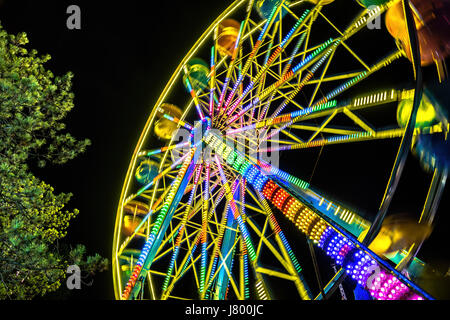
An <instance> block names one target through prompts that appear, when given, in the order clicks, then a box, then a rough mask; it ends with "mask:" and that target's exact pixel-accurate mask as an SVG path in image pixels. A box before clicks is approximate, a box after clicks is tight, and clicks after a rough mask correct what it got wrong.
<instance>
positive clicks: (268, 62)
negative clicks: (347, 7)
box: [227, 10, 310, 115]
mask: <svg viewBox="0 0 450 320" xmlns="http://www.w3.org/2000/svg"><path fill="white" fill-rule="evenodd" d="M309 12H310V10H305V12H304V13H303V15H302V16H301V17H300V18H299V19H298V20H297V22H296V23H295V25H294V26H293V27H292V29H291V30H290V31H289V32H288V33H287V34H286V36H285V37H284V39H283V40H282V41H281V43H280V45H279V46H278V47H277V48H276V49H275V51H274V52H273V53H272V54H271V55H270V57H268V59H267V60H266V61H265V63H264V65H263V66H262V68H261V70H260V71H259V72H258V73H257V74H256V76H255V77H254V78H253V80H252V81H250V83H249V84H248V85H247V87H246V88H245V90H244V92H243V93H242V94H241V95H240V96H239V98H238V99H237V100H236V101H235V102H234V103H233V105H232V106H231V107H230V108H228V111H227V114H228V115H231V114H232V113H233V111H234V110H235V109H236V108H237V107H238V106H239V104H240V103H241V102H242V100H243V99H244V98H245V97H246V96H247V94H248V93H249V92H250V90H252V89H253V87H254V85H255V83H257V82H258V81H259V79H260V78H261V76H262V75H263V74H264V73H265V72H266V71H267V69H268V68H269V67H270V66H271V65H272V62H273V61H274V60H275V59H276V58H277V57H278V55H279V54H280V53H281V52H282V51H283V49H284V48H285V46H286V44H287V43H288V42H289V40H290V39H291V37H292V35H293V34H294V33H295V31H297V29H298V28H299V27H300V25H301V24H302V22H303V21H304V19H305V18H306V16H307V14H308V13H309ZM241 80H242V77H239V79H238V81H237V82H236V83H240V82H241ZM230 96H231V95H230Z"/></svg>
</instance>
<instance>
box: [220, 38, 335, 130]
mask: <svg viewBox="0 0 450 320" xmlns="http://www.w3.org/2000/svg"><path fill="white" fill-rule="evenodd" d="M332 42H333V39H329V40H327V41H325V42H324V43H323V44H322V45H321V46H320V47H319V48H317V49H316V50H314V51H313V52H312V53H310V54H309V55H308V56H307V57H306V58H305V59H304V60H303V61H302V62H300V63H299V64H297V65H296V66H294V67H293V68H292V70H291V71H289V72H287V73H286V74H284V75H283V76H282V77H281V79H280V80H278V81H277V82H275V83H274V84H272V85H270V86H269V87H267V88H266V89H264V91H263V92H261V94H260V95H259V96H258V97H256V98H254V99H253V101H251V102H250V103H249V104H248V105H247V106H246V107H243V108H242V110H241V111H240V112H239V113H237V114H235V115H234V116H232V117H230V118H229V119H228V120H227V124H228V125H229V124H231V123H233V122H235V121H236V120H237V119H239V118H240V117H241V116H242V115H243V114H244V113H246V112H248V111H249V110H250V109H251V108H254V107H255V106H256V105H257V104H258V103H259V102H260V101H262V100H264V99H265V98H266V97H268V96H269V95H270V94H271V93H272V92H273V91H274V90H277V89H278V88H279V87H280V86H281V85H282V84H284V83H285V82H286V81H288V80H290V79H291V78H292V77H294V76H295V74H296V73H297V72H299V71H301V70H302V69H303V67H305V66H306V65H307V64H308V62H310V61H312V59H314V58H315V57H316V56H317V55H318V54H320V53H321V52H322V51H323V50H324V49H325V48H326V47H328V46H329V45H330V44H331V43H332ZM321 62H323V61H321ZM307 77H308V78H306V79H304V80H303V81H302V83H300V85H299V86H298V87H297V91H300V89H301V88H302V87H303V86H304V85H305V84H306V82H307V81H309V78H311V77H312V73H311V72H308V75H307ZM324 102H326V101H324Z"/></svg>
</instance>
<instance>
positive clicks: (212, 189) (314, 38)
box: [112, 0, 449, 300]
mask: <svg viewBox="0 0 450 320" xmlns="http://www.w3.org/2000/svg"><path fill="white" fill-rule="evenodd" d="M413 2H414V1H413ZM405 3H407V2H406V1H400V0H397V1H395V0H394V1H382V0H370V1H369V0H364V1H363V0H361V1H360V3H357V2H356V1H348V0H347V1H340V0H336V1H333V0H322V1H320V0H310V1H285V0H236V1H234V2H233V3H232V4H231V5H230V6H229V7H228V8H227V9H226V10H225V11H224V12H223V13H222V14H221V15H220V16H219V17H218V18H217V19H216V20H215V21H214V22H213V23H212V24H211V26H210V27H209V28H208V29H206V31H205V32H204V33H203V35H202V36H201V37H200V38H199V40H198V41H197V42H196V43H195V44H194V46H193V47H192V49H191V50H190V51H189V52H188V53H187V55H186V56H185V57H184V59H183V60H182V61H181V63H180V64H179V66H178V68H177V69H176V70H175V72H174V74H173V75H172V77H171V78H170V80H169V82H168V83H167V85H166V87H165V89H164V91H163V92H162V93H161V95H160V97H159V98H158V100H157V102H156V104H155V105H154V107H153V109H152V112H151V114H150V116H149V118H148V120H147V123H146V124H145V127H144V129H143V131H142V134H141V137H140V139H139V141H138V143H137V146H136V148H135V151H134V153H133V156H132V158H131V162H130V165H129V168H128V171H127V173H126V178H125V182H124V185H123V189H122V194H121V196H120V200H119V206H118V210H117V215H116V225H115V233H114V242H113V257H112V261H113V278H114V291H115V296H116V298H117V299H279V298H280V297H283V295H280V294H279V293H280V292H282V291H283V290H284V289H285V288H288V287H289V288H291V290H293V292H295V293H296V294H297V296H298V298H300V299H305V300H310V299H326V298H329V297H330V296H332V295H333V294H340V295H341V297H342V298H351V297H353V296H355V298H358V297H360V298H361V297H365V298H367V299H381V300H384V299H388V300H398V299H409V300H411V299H414V300H418V299H420V300H421V299H434V298H435V297H433V296H432V295H431V294H430V293H429V292H427V290H424V289H423V288H422V287H421V286H420V285H419V284H417V283H416V281H414V279H416V278H417V277H418V276H419V275H420V274H421V272H424V271H423V270H424V266H425V263H424V262H422V261H421V260H420V259H418V257H417V253H418V251H419V249H420V247H421V244H422V242H423V241H424V240H425V239H426V237H427V236H428V235H429V233H430V232H431V228H430V225H431V224H432V222H433V218H434V216H435V214H436V211H437V208H438V204H439V201H440V198H441V194H442V191H443V189H444V186H445V181H446V177H447V168H448V158H447V156H448V151H446V150H447V145H446V143H447V140H446V138H447V135H446V133H447V132H448V130H449V126H448V120H447V119H448V113H447V110H446V109H445V106H442V105H441V104H440V102H439V101H440V100H439V96H438V95H437V94H435V95H433V94H432V93H428V91H427V92H426V93H424V92H423V91H422V83H421V64H422V65H424V64H427V63H428V64H429V61H425V60H424V59H431V60H430V61H432V62H433V63H436V65H438V69H437V70H438V71H439V70H440V71H442V68H440V67H439V66H442V65H440V64H439V63H442V61H441V60H442V58H443V57H444V56H445V54H446V52H444V51H442V50H441V51H439V50H434V49H433V48H429V50H428V51H426V50H425V48H424V47H423V46H421V50H420V51H418V50H416V49H415V48H417V47H419V43H418V42H420V41H421V39H422V38H420V34H419V37H417V35H416V33H415V31H414V28H412V27H411V25H414V21H416V24H417V14H418V11H417V8H418V6H414V5H412V9H413V10H410V9H409V8H405ZM336 12H339V15H342V14H343V13H348V14H349V17H345V18H342V17H339V18H335V15H336ZM421 17H422V16H421ZM382 18H384V19H385V21H386V26H387V29H388V31H389V34H390V38H389V34H388V32H387V31H386V28H385V27H384V26H383V24H380V21H381V20H380V19H382ZM411 19H413V20H411ZM414 19H416V20H414ZM337 20H338V21H337ZM377 26H378V27H377ZM380 26H381V27H380ZM380 34H381V36H384V37H385V36H386V34H388V39H387V40H386V38H385V39H384V42H382V45H380V46H378V47H376V50H373V51H374V52H371V54H370V57H364V56H362V55H361V54H359V52H364V51H365V50H362V49H361V48H358V45H359V46H360V45H361V44H364V43H370V42H371V41H378V39H379V38H377V37H380ZM371 37H373V38H371ZM358 39H359V40H358ZM385 44H388V45H385ZM420 44H421V43H420ZM366 51H367V50H366ZM429 51H431V53H430V54H429V55H427V54H428V53H429ZM373 57H376V60H374V61H372V62H368V60H370V59H372V60H373ZM430 57H431V58H430ZM420 59H422V60H420ZM439 61H441V62H439ZM397 64H399V65H400V67H401V68H403V69H401V70H403V72H404V73H403V75H404V76H402V77H403V80H404V83H406V86H405V85H402V86H401V87H400V86H395V84H393V85H392V87H385V86H384V85H380V87H377V86H376V84H380V82H379V81H378V82H371V81H370V79H371V78H374V77H379V78H380V77H381V80H382V79H383V77H385V78H386V79H385V80H386V83H387V84H388V85H390V84H391V82H392V81H390V80H389V77H390V76H389V75H390V71H389V70H392V69H390V68H395V66H396V65H397ZM397 67H398V66H397ZM395 70H397V69H395ZM393 72H397V71H393ZM438 73H439V76H441V73H440V72H438ZM382 81H383V80H382ZM438 82H439V81H438ZM381 83H383V82H381ZM437 87H439V85H438V86H437ZM386 109H390V111H383V110H386ZM383 112H391V113H393V114H394V115H396V118H395V117H394V121H393V122H392V123H389V124H384V125H379V124H377V121H379V118H380V113H383ZM392 141H396V145H395V146H396V149H395V151H396V152H397V156H396V158H395V160H394V163H392V162H391V163H390V166H389V168H388V169H389V170H391V175H390V177H389V179H388V181H387V184H386V185H385V193H384V196H383V199H382V201H381V204H380V207H379V210H378V212H375V215H374V216H375V218H374V219H373V220H369V219H367V218H365V217H364V215H363V214H361V213H360V211H359V210H358V208H357V207H355V205H354V204H352V203H349V202H348V201H340V200H339V199H335V198H331V197H329V196H328V195H327V194H326V193H325V192H323V191H322V190H321V189H320V188H319V187H317V186H315V185H314V183H312V182H311V181H312V180H311V177H312V176H313V175H314V171H315V167H314V168H313V170H312V172H309V173H305V172H304V171H302V170H300V167H301V166H302V161H304V159H307V157H306V156H305V158H304V156H302V155H303V154H305V153H308V152H309V151H310V150H320V153H321V152H322V150H324V151H323V152H326V148H329V147H332V146H333V147H335V148H342V149H341V150H344V148H345V151H342V152H343V153H344V154H343V156H345V157H347V158H348V159H349V160H350V159H352V154H351V152H352V151H351V150H352V149H353V152H355V153H356V152H358V146H359V145H361V144H370V143H375V142H376V143H381V144H383V143H387V144H389V143H390V142H392ZM391 145H392V144H391ZM430 145H432V147H430ZM411 149H412V150H413V153H414V154H415V155H416V156H417V157H418V158H420V161H422V163H423V167H424V170H425V169H426V170H428V172H430V175H431V176H432V179H431V184H430V186H429V192H428V196H427V197H426V203H425V205H424V210H423V212H422V214H421V215H420V217H417V220H418V222H420V223H418V224H417V225H416V226H414V227H413V228H416V229H414V230H416V231H417V234H418V236H417V237H416V238H414V239H413V241H412V242H411V243H408V244H407V247H401V248H400V247H398V248H397V247H396V246H395V243H394V242H395V241H394V240H392V239H391V240H392V241H389V243H388V244H386V243H387V242H386V240H383V239H381V238H380V237H382V236H383V233H382V232H381V233H379V231H380V229H382V226H383V225H384V224H383V223H384V222H385V221H386V219H385V217H386V214H387V212H388V209H389V205H390V201H391V199H392V196H393V194H394V193H395V190H396V187H397V185H398V179H399V177H400V176H401V173H402V169H403V167H404V162H405V157H406V155H407V154H408V152H410V151H411ZM349 150H350V151H349ZM320 153H319V156H320ZM346 170H352V163H351V161H348V166H347V167H342V168H340V171H342V172H343V174H345V171H346ZM381 191H384V190H381ZM298 235H302V237H303V238H305V237H306V243H307V248H308V249H309V250H310V252H311V256H305V255H299V249H298V247H299V241H302V240H299V239H301V238H300V237H297V236H298ZM384 236H385V237H386V235H384ZM303 241H304V240H303ZM383 246H384V247H383ZM380 247H381V248H380ZM387 247H389V250H388V249H387ZM319 256H320V257H319ZM305 260H309V261H308V263H306V262H305ZM319 260H320V261H319ZM324 262H325V264H326V265H327V266H326V267H327V268H328V269H330V268H332V274H331V276H329V273H326V272H325V273H324V272H323V268H324V266H323V264H324ZM305 265H308V268H309V269H308V270H307V267H305ZM311 265H312V268H311V267H309V266H311ZM319 265H321V266H319ZM311 274H315V277H314V276H313V277H311V276H310V275H311ZM344 280H345V281H350V282H352V283H353V284H354V290H355V292H356V291H358V290H359V291H360V292H362V294H360V295H359V296H358V295H357V294H355V295H353V293H352V292H349V290H347V291H346V290H344V288H343V287H342V283H343V281H344ZM338 288H339V289H340V290H339V291H337V290H336V289H338ZM286 290H287V289H286ZM364 294H365V295H364Z"/></svg>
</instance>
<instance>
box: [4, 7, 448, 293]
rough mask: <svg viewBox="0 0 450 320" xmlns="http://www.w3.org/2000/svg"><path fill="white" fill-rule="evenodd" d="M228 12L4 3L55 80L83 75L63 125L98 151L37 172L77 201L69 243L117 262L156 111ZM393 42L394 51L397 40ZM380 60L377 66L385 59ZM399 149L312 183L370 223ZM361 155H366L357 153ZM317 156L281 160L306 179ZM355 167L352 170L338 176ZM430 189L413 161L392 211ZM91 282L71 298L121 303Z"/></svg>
mask: <svg viewBox="0 0 450 320" xmlns="http://www.w3.org/2000/svg"><path fill="white" fill-rule="evenodd" d="M144 3H147V5H144ZM156 3H157V4H156ZM229 3H231V1H217V0H216V1H211V0H210V1H206V0H201V1H200V0H195V1H158V2H156V1H145V2H144V1H126V2H125V1H122V2H119V3H115V2H107V1H62V0H58V1H32V0H30V1H25V0H3V1H0V21H1V24H2V25H3V27H4V29H5V30H6V31H8V32H9V33H17V32H22V31H24V32H26V33H27V34H28V37H29V40H30V44H29V45H28V47H29V48H35V49H37V50H38V51H39V52H40V53H41V54H45V53H48V54H50V55H51V56H52V60H51V61H50V62H49V63H48V64H47V67H48V68H49V69H50V70H52V71H53V73H54V74H56V75H62V74H64V73H65V72H68V71H72V72H73V73H74V74H75V77H74V80H73V92H74V93H75V108H74V109H73V111H72V112H71V113H70V114H69V116H68V118H67V119H66V121H65V122H66V123H67V124H68V126H67V128H68V130H69V131H70V132H71V133H72V134H73V135H74V136H76V137H79V138H89V139H90V140H91V141H92V145H91V146H90V147H89V148H88V150H87V152H86V153H85V154H82V155H80V156H79V157H77V158H76V159H74V160H72V161H70V162H69V163H67V164H65V165H64V166H61V167H58V166H51V167H49V168H47V169H45V170H39V171H36V175H38V176H39V177H40V178H42V179H43V180H45V181H46V182H48V183H50V184H51V185H53V186H54V187H55V189H56V191H57V192H72V193H73V194H74V196H73V198H72V201H71V202H70V206H71V207H73V208H78V209H79V210H80V214H79V216H78V217H77V218H76V219H75V220H74V221H72V222H71V226H70V229H69V233H68V236H67V238H66V240H67V243H70V244H72V245H75V244H77V243H82V244H85V245H86V246H87V247H88V251H89V252H88V253H90V254H93V253H99V254H101V255H102V256H104V257H107V258H108V259H110V260H111V249H112V241H113V233H114V222H115V214H116V210H117V204H118V201H119V197H120V192H121V188H122V184H123V181H124V179H125V174H126V171H127V168H128V165H129V161H130V159H131V156H132V153H133V151H134V148H135V146H136V143H137V140H138V138H139V136H140V134H141V131H142V129H143V127H144V124H145V122H146V120H147V117H148V116H149V114H150V112H151V108H152V106H153V105H154V103H155V102H156V100H157V99H158V96H159V95H160V93H161V92H162V90H163V88H164V86H165V85H166V83H167V81H168V80H169V78H170V76H171V74H172V73H173V71H174V70H175V69H176V67H177V66H178V64H179V62H180V61H181V60H182V58H183V57H184V55H185V54H186V53H187V52H188V50H189V49H190V48H191V46H192V45H193V44H194V43H195V41H196V40H197V39H198V38H199V37H200V36H201V34H202V33H203V31H204V30H205V29H206V28H207V27H208V26H209V24H210V23H212V22H213V20H214V19H215V18H216V17H217V16H219V14H220V13H222V12H223V11H224V10H225V9H226V7H227V6H228V5H229ZM71 4H77V5H79V6H80V8H81V13H82V21H81V24H82V26H81V30H68V29H67V28H66V19H67V17H68V15H67V14H66V8H67V7H68V6H69V5H71ZM152 4H153V5H152ZM336 19H338V17H336ZM389 41H390V45H391V46H392V45H393V44H392V43H393V41H392V39H390V40H389ZM355 45H356V46H357V47H358V48H359V50H360V51H359V52H363V53H366V54H369V56H370V52H371V51H372V50H373V49H374V47H376V46H379V45H380V43H359V46H358V43H357V42H356V43H355ZM386 53H388V52H386ZM374 58H375V60H377V58H379V56H376V57H374ZM369 60H370V59H369ZM405 65H407V63H406V62H403V63H400V67H402V68H404V67H405ZM400 67H399V68H400ZM402 70H404V69H402ZM426 72H428V73H430V72H432V71H429V70H426ZM381 76H383V75H380V77H381ZM384 76H386V74H385V75H384ZM397 76H398V77H400V73H395V72H394V73H392V74H390V75H389V80H383V81H387V83H386V82H382V80H381V79H383V78H376V77H374V78H375V79H373V80H371V81H373V82H372V84H373V85H374V86H377V87H379V86H382V87H383V86H384V87H386V88H389V82H391V83H392V84H394V83H396V81H397V80H396V77H397ZM408 76H409V77H411V76H412V75H408ZM402 78H404V77H402ZM384 79H386V77H385V78H384ZM361 92H364V90H363V91H361ZM390 116H392V115H390ZM398 143H399V141H397V140H396V141H393V142H387V143H382V144H384V145H383V146H382V144H379V145H378V144H377V143H375V144H371V145H370V144H368V145H363V144H364V143H360V144H356V146H353V145H347V146H344V147H342V148H341V147H338V148H335V147H330V148H329V149H324V153H323V155H322V156H321V158H320V161H319V162H318V166H317V168H316V172H315V174H314V177H313V179H312V181H311V182H312V184H314V185H316V186H317V187H318V188H319V189H321V190H323V191H324V193H325V194H327V195H329V196H330V197H332V198H336V199H340V200H341V201H342V202H343V203H349V204H351V206H353V207H355V208H362V211H363V212H362V214H365V215H366V217H367V218H370V219H372V217H371V214H372V215H373V214H374V213H373V212H374V210H376V209H377V207H378V206H379V204H380V201H381V198H382V195H383V192H384V186H385V185H386V183H387V179H388V177H389V173H390V169H391V166H392V164H393V163H394V159H395V154H396V151H397V147H398ZM354 148H358V149H357V151H356V152H355V151H354V150H355V149H354ZM317 152H318V150H313V151H307V154H306V155H305V156H304V157H305V159H311V160H308V161H306V160H305V161H304V163H305V165H304V166H303V167H302V168H298V170H296V169H293V166H294V165H295V161H293V159H292V158H288V157H287V156H283V158H282V164H283V165H285V167H284V169H285V170H286V171H288V172H290V173H294V174H298V176H300V177H302V176H303V177H305V176H306V177H308V172H309V173H310V172H311V170H312V167H313V166H314V164H315V161H312V160H313V159H317V156H318V154H317ZM349 162H351V163H352V166H353V167H354V170H353V171H352V172H347V173H345V174H344V173H342V172H340V168H341V167H342V166H344V165H348V164H349ZM287 168H289V169H287ZM302 170H304V172H303V171H302ZM430 179H431V176H430V175H429V174H425V173H423V171H422V170H421V169H420V166H419V162H418V160H417V159H416V158H414V157H413V156H410V157H409V158H408V163H407V167H406V169H405V178H404V179H402V180H401V183H400V186H399V193H398V196H396V198H395V199H394V203H393V205H392V211H393V212H414V211H416V212H417V211H420V209H421V206H423V201H424V199H425V196H426V192H427V188H428V184H429V181H430ZM448 199H449V197H448V187H447V188H446V191H445V193H444V195H443V201H442V202H443V203H442V206H441V208H440V209H439V211H438V213H437V222H438V223H437V225H436V227H435V231H434V233H433V235H432V237H431V238H430V239H429V241H428V242H427V243H425V245H424V246H423V252H422V253H421V257H423V259H424V260H425V261H436V263H438V264H439V263H441V262H442V261H444V262H443V264H444V265H447V266H448V265H449V261H450V257H449V253H448V251H449V250H448V249H447V250H445V249H444V248H445V246H443V244H442V242H443V241H446V240H445V239H446V235H445V232H446V230H447V229H448V225H449V217H448V212H447V211H448V210H447V209H448ZM280 220H281V219H280ZM303 242H304V241H303ZM301 245H302V246H303V245H304V244H301ZM304 259H309V257H308V256H307V257H306V258H304ZM439 261H441V262H439ZM93 280H94V282H93V285H92V286H91V287H83V289H82V290H80V291H79V292H70V293H69V297H71V298H81V299H113V298H114V293H113V286H112V275H111V268H110V269H109V271H107V272H104V273H102V274H99V275H98V276H96V277H95V278H94V279H93ZM314 280H315V279H314V278H313V279H312V280H311V282H313V281H314Z"/></svg>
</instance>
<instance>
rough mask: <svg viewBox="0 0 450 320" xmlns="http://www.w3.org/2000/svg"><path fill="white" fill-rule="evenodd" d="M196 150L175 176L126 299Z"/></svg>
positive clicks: (126, 288)
mask: <svg viewBox="0 0 450 320" xmlns="http://www.w3.org/2000/svg"><path fill="white" fill-rule="evenodd" d="M195 150H196V148H193V149H191V151H190V152H189V153H188V156H187V157H186V159H185V161H184V162H183V165H182V166H181V169H180V171H179V172H178V175H177V177H176V178H175V181H174V183H173V184H172V186H171V189H170V191H169V193H168V195H167V197H166V199H165V201H164V204H163V206H162V208H161V210H160V212H159V214H158V217H157V218H156V221H155V224H154V225H153V227H152V230H151V232H150V235H149V237H148V239H147V241H146V242H145V244H144V247H143V248H142V250H141V254H140V255H139V259H138V261H137V263H136V266H135V268H134V270H133V273H132V274H131V276H130V279H129V280H128V283H127V285H126V286H125V289H124V291H123V293H122V299H124V300H127V299H128V298H129V296H130V293H131V290H133V287H134V285H135V284H136V281H137V279H138V278H139V276H140V274H141V271H142V267H143V266H144V264H145V261H146V260H147V256H148V254H149V252H150V250H151V248H152V245H153V242H154V241H155V239H156V236H157V235H158V232H159V229H160V227H161V225H162V223H163V221H164V218H165V217H166V214H167V212H168V210H169V208H170V204H171V203H172V201H173V199H174V198H175V194H176V191H177V190H178V187H179V186H180V184H181V180H182V179H183V177H184V176H185V174H186V171H187V169H188V167H189V164H190V162H191V160H192V157H193V155H194V152H195Z"/></svg>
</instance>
